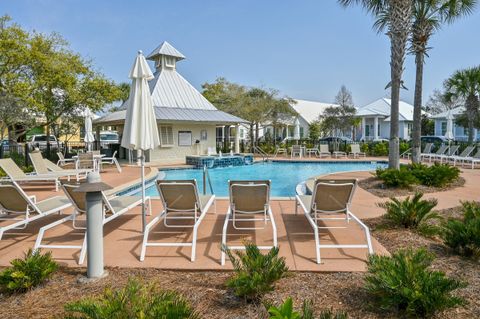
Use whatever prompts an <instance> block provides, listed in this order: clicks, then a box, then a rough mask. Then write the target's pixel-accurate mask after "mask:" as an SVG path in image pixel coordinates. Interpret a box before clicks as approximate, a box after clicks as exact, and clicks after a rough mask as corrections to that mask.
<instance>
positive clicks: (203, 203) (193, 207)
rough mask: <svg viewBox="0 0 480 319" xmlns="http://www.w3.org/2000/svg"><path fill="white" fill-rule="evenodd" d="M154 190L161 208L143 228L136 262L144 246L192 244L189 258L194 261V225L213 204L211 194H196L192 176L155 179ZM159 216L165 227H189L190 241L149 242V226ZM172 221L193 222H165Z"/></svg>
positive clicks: (145, 247) (196, 189)
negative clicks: (158, 195)
mask: <svg viewBox="0 0 480 319" xmlns="http://www.w3.org/2000/svg"><path fill="white" fill-rule="evenodd" d="M157 189H158V193H159V194H160V199H161V200H162V204H163V210H162V211H161V212H160V214H159V215H158V216H156V217H155V218H154V219H153V220H152V221H151V222H150V223H148V225H147V226H146V227H145V233H144V234H143V242H142V251H141V253H140V261H144V260H145V253H146V250H147V247H192V252H191V256H190V260H191V261H192V262H193V261H195V254H196V247H197V233H198V227H199V226H200V224H201V222H202V220H203V218H204V217H205V215H206V214H207V211H208V210H209V209H210V207H211V206H212V204H215V195H213V194H212V195H199V194H198V187H197V182H196V181H195V180H194V179H192V180H159V181H157ZM162 219H163V224H164V226H165V227H171V228H187V227H189V228H193V234H192V242H187V243H178V242H173V243H172V242H169V243H166V242H161V243H160V242H149V241H148V235H149V234H150V231H151V229H152V228H153V227H154V226H155V225H156V224H157V223H158V222H160V221H161V220H162ZM175 220H177V221H185V220H192V221H193V224H189V225H184V224H180V223H177V224H171V223H169V221H175Z"/></svg>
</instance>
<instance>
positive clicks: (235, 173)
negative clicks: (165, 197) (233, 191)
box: [146, 161, 387, 197]
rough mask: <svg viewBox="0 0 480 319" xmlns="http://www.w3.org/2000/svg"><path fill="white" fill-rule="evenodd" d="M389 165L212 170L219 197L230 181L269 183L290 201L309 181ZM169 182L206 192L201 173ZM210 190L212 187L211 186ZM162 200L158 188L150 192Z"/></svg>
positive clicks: (174, 175)
mask: <svg viewBox="0 0 480 319" xmlns="http://www.w3.org/2000/svg"><path fill="white" fill-rule="evenodd" d="M386 166H387V164H386V163H385V162H365V161H364V162H361V161H352V162H262V163H255V164H253V165H246V166H234V167H221V168H214V169H209V174H210V179H211V181H212V186H213V191H214V193H215V195H217V196H228V186H227V181H228V180H249V179H269V180H271V181H272V189H271V196H276V197H287V196H294V195H295V188H296V186H297V185H298V184H299V183H301V182H303V181H305V180H306V179H308V178H310V177H313V176H317V175H322V174H329V173H335V172H346V171H371V170H375V169H376V168H377V167H386ZM163 172H164V173H165V175H166V176H165V178H166V179H196V180H197V184H198V187H199V188H200V189H199V191H200V192H202V191H203V186H202V183H203V177H202V176H203V173H202V170H201V169H174V170H164V171H163ZM207 190H208V186H207ZM146 194H147V195H150V196H158V192H157V189H156V187H155V186H152V187H149V188H148V189H147V192H146Z"/></svg>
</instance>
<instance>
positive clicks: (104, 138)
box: [100, 131, 120, 148]
mask: <svg viewBox="0 0 480 319" xmlns="http://www.w3.org/2000/svg"><path fill="white" fill-rule="evenodd" d="M118 143H120V137H119V136H118V133H117V132H116V131H101V132H100V146H101V147H102V148H110V146H109V145H110V144H118Z"/></svg>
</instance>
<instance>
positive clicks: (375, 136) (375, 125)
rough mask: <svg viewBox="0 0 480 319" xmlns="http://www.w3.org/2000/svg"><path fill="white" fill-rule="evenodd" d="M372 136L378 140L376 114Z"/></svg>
mask: <svg viewBox="0 0 480 319" xmlns="http://www.w3.org/2000/svg"><path fill="white" fill-rule="evenodd" d="M373 138H374V139H375V140H378V116H375V119H374V121H373Z"/></svg>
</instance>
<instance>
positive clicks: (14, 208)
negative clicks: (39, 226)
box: [0, 182, 72, 239]
mask: <svg viewBox="0 0 480 319" xmlns="http://www.w3.org/2000/svg"><path fill="white" fill-rule="evenodd" d="M70 206H72V204H71V203H70V201H69V200H68V198H66V197H65V196H53V197H49V198H47V199H45V200H41V201H38V202H37V201H36V197H35V196H29V195H27V194H26V193H25V192H24V191H23V189H22V188H20V186H19V185H18V184H17V183H15V182H9V183H5V184H0V220H4V221H5V220H8V221H14V222H13V223H11V224H9V225H7V226H2V227H0V239H2V236H3V233H4V232H6V231H8V230H11V229H25V228H26V227H27V226H28V224H29V223H31V222H33V221H35V220H37V219H39V218H43V217H45V216H48V215H50V214H53V213H57V212H61V211H62V210H64V209H67V208H68V207H70Z"/></svg>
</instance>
